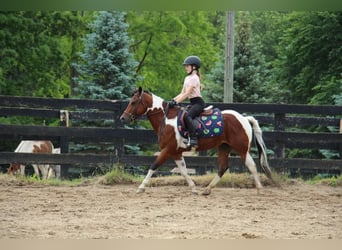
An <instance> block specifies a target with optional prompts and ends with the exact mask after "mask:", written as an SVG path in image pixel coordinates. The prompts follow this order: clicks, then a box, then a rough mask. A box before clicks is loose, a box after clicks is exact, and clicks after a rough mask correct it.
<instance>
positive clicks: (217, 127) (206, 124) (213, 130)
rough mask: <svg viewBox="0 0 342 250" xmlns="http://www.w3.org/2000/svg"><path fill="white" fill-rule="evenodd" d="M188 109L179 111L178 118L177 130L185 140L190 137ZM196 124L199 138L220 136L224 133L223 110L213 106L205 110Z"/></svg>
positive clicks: (196, 119)
mask: <svg viewBox="0 0 342 250" xmlns="http://www.w3.org/2000/svg"><path fill="white" fill-rule="evenodd" d="M186 113H187V108H186V109H183V110H182V109H180V110H179V111H178V117H177V128H178V131H179V133H180V135H181V136H182V137H184V138H187V137H188V131H187V127H186V122H185V119H184V117H185V114H186ZM194 123H195V124H196V128H197V132H198V137H199V138H209V137H214V136H219V135H221V134H222V133H223V129H224V128H223V124H224V123H223V118H222V114H221V110H219V109H218V108H214V107H213V106H212V105H210V106H208V107H206V108H204V109H203V111H202V113H201V114H200V115H199V116H198V117H195V118H194Z"/></svg>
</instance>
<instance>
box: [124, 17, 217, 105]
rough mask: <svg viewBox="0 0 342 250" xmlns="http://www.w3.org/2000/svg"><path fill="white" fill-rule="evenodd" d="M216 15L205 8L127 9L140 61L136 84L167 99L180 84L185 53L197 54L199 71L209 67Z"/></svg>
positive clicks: (214, 53)
mask: <svg viewBox="0 0 342 250" xmlns="http://www.w3.org/2000/svg"><path fill="white" fill-rule="evenodd" d="M219 18H220V17H219V16H216V12H204V11H191V12H184V11H173V12H169V11H161V12H156V11H154V12H129V13H128V17H127V21H128V22H129V23H130V28H129V34H130V36H131V37H132V38H133V40H134V43H133V44H132V51H133V53H134V55H135V58H136V60H137V61H138V62H139V64H138V67H137V69H136V72H137V74H139V75H141V76H142V79H143V80H142V81H141V82H139V83H138V84H139V85H141V86H142V87H143V88H145V89H149V90H150V91H152V92H155V93H156V94H158V95H159V96H162V97H163V98H164V99H169V98H172V97H173V96H175V95H177V94H178V92H180V90H181V88H182V84H183V79H184V76H185V71H184V68H183V66H182V62H183V61H184V58H185V57H187V56H188V55H191V54H196V55H198V56H199V57H200V58H201V60H202V62H203V67H202V68H201V70H202V73H203V72H206V71H208V70H209V69H210V67H211V65H213V64H214V62H215V61H216V59H217V56H218V53H217V49H218V44H217V41H216V39H217V36H218V34H219V31H218V30H217V29H216V27H214V23H217V22H219V21H218V19H219ZM213 22H214V23H213ZM203 81H205V80H203Z"/></svg>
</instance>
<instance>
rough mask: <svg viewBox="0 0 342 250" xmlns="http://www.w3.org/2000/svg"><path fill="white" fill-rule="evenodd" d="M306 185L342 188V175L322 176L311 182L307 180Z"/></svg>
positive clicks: (317, 176)
mask: <svg viewBox="0 0 342 250" xmlns="http://www.w3.org/2000/svg"><path fill="white" fill-rule="evenodd" d="M306 183H308V184H311V185H316V184H324V185H329V186H332V187H340V186H342V175H339V176H331V177H328V176H326V175H322V174H320V175H316V176H315V177H314V178H312V179H310V180H307V181H306Z"/></svg>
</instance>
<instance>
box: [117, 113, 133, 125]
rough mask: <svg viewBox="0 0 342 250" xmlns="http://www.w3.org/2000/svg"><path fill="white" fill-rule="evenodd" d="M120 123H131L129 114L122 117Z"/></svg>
mask: <svg viewBox="0 0 342 250" xmlns="http://www.w3.org/2000/svg"><path fill="white" fill-rule="evenodd" d="M120 121H121V122H122V123H124V124H127V123H130V122H131V117H129V116H128V115H127V114H125V113H124V114H122V115H121V116H120Z"/></svg>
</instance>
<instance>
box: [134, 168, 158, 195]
mask: <svg viewBox="0 0 342 250" xmlns="http://www.w3.org/2000/svg"><path fill="white" fill-rule="evenodd" d="M154 172H155V171H154V170H152V169H149V170H148V173H147V175H146V177H145V179H144V180H143V182H142V183H141V184H140V186H139V188H138V190H137V193H142V192H144V191H145V186H146V185H147V184H148V182H149V181H150V179H151V177H152V175H153V174H154Z"/></svg>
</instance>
